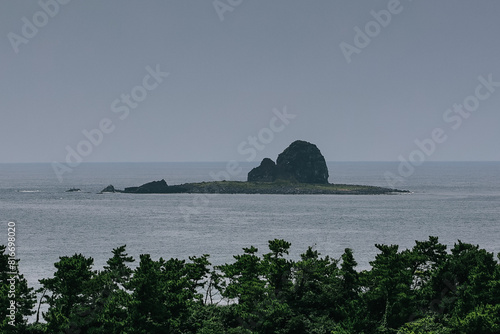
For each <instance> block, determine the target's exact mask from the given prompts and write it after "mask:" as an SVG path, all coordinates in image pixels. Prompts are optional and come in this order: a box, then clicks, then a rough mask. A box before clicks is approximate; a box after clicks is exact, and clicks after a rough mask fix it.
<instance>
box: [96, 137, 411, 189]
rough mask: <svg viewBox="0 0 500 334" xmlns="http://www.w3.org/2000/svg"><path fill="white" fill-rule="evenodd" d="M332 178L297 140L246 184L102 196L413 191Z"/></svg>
mask: <svg viewBox="0 0 500 334" xmlns="http://www.w3.org/2000/svg"><path fill="white" fill-rule="evenodd" d="M328 177H329V175H328V167H327V165H326V161H325V158H324V157H323V155H322V154H321V152H320V150H319V149H318V147H316V145H314V144H311V143H309V142H306V141H302V140H297V141H294V142H293V143H292V144H290V146H288V148H286V149H285V150H284V151H283V152H282V153H281V154H280V155H278V158H277V159H276V163H275V162H274V161H273V160H271V159H269V158H265V159H264V160H262V162H261V163H260V165H259V166H258V167H255V168H254V169H252V170H251V171H250V172H249V173H248V176H247V181H246V182H244V181H212V182H198V183H184V184H180V185H172V186H169V185H168V184H167V182H166V181H165V180H161V181H153V182H149V183H146V184H143V185H141V186H138V187H129V188H125V189H124V190H117V189H115V187H113V186H112V185H109V186H107V187H106V188H104V189H103V190H102V191H101V193H117V192H118V193H128V194H179V193H209V194H215V193H217V194H344V195H349V194H350V195H369V194H370V195H375V194H394V193H408V192H409V191H407V190H398V189H390V188H383V187H375V186H364V185H347V184H332V183H329V182H328Z"/></svg>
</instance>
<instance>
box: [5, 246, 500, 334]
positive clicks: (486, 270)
mask: <svg viewBox="0 0 500 334" xmlns="http://www.w3.org/2000/svg"><path fill="white" fill-rule="evenodd" d="M290 246H291V245H290V243H288V242H286V241H285V240H279V239H275V240H272V241H269V250H268V251H267V252H265V253H264V254H260V253H259V250H258V249H257V248H255V247H253V246H251V247H248V248H243V253H242V254H239V255H236V256H234V261H232V262H231V263H227V264H223V265H219V266H212V265H211V263H210V261H209V256H208V255H202V256H193V257H189V260H180V259H175V258H172V259H169V260H164V259H162V258H160V259H159V260H154V259H152V258H151V257H150V256H149V255H147V254H146V255H141V256H140V259H139V263H138V265H137V266H134V267H135V269H132V267H131V266H132V264H133V263H134V262H135V260H134V259H133V258H132V257H131V256H129V255H128V254H127V253H126V247H125V246H121V247H118V248H115V249H114V250H113V253H112V257H111V258H110V259H109V260H108V261H107V265H106V266H104V268H103V269H102V270H94V268H93V267H92V266H93V259H92V258H88V257H85V256H84V255H82V254H75V255H73V256H63V257H60V258H59V261H58V262H57V263H55V264H54V266H55V269H56V270H55V272H54V275H53V276H52V277H50V278H44V279H41V280H40V283H41V285H42V288H41V289H40V290H39V291H38V292H39V294H41V295H42V296H43V297H42V299H41V303H43V304H45V305H46V306H47V307H48V309H47V311H46V312H43V314H42V315H41V318H43V322H42V321H37V322H35V323H27V317H28V316H30V315H33V314H35V311H36V310H39V306H38V305H37V304H38V303H37V300H36V295H35V293H34V291H33V289H32V288H29V287H28V285H27V283H26V279H25V278H24V277H23V276H22V275H21V276H19V277H17V279H16V281H15V289H14V290H13V291H14V294H15V297H14V299H13V298H12V293H9V291H11V290H12V288H11V286H12V285H11V283H10V282H9V281H8V278H9V274H10V267H9V263H8V259H9V257H8V255H7V254H4V251H5V246H0V254H1V255H0V277H1V278H2V281H1V282H2V283H1V286H0V291H1V293H0V316H1V319H2V322H0V332H1V333H6V334H8V333H31V334H36V333H49V334H59V333H79V334H86V333H89V334H98V333H102V334H118V333H142V334H146V333H147V334H157V333H158V334H159V333H172V334H181V333H183V334H188V333H193V334H194V333H202V334H223V333H227V334H230V333H233V334H235V333H247V334H251V333H253V334H260V333H262V334H264V333H266V334H267V333H277V334H295V333H296V334H308V333H311V334H312V333H325V334H326V333H328V334H332V333H337V334H346V333H365V334H369V333H399V334H415V333H435V334H452V333H465V334H469V333H470V334H473V333H474V334H477V333H480V334H494V333H495V334H498V333H500V264H499V262H498V261H497V260H495V257H494V255H493V254H492V253H489V252H487V251H486V250H484V249H480V248H479V246H475V245H471V244H467V243H463V242H461V241H458V243H456V244H455V245H454V247H453V248H452V249H451V252H447V250H446V246H445V245H443V244H441V243H439V241H438V238H437V237H429V240H426V241H416V243H415V245H414V247H413V248H411V249H406V250H399V247H398V246H397V245H380V244H377V245H375V246H376V248H377V249H378V254H377V255H376V256H375V259H374V260H373V261H372V262H370V264H371V269H370V270H363V271H357V270H356V266H357V263H356V261H355V258H354V254H353V251H352V250H351V249H349V248H347V249H345V251H344V253H343V254H342V255H341V256H340V257H339V258H332V257H330V256H322V255H321V254H319V253H318V252H317V251H315V250H314V249H313V248H311V247H309V248H308V249H307V250H306V251H305V252H304V253H303V254H302V255H301V256H300V259H298V260H292V259H290V257H289V255H288V253H289V249H290ZM497 257H498V259H500V254H499V255H497ZM12 300H13V301H14V305H15V308H16V313H15V315H14V317H13V319H14V320H10V318H9V310H8V308H9V305H11V302H12ZM38 318H39V315H37V319H38ZM9 322H11V323H10V324H9ZM11 324H14V326H12V325H11Z"/></svg>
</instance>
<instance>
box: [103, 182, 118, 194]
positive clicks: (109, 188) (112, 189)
mask: <svg viewBox="0 0 500 334" xmlns="http://www.w3.org/2000/svg"><path fill="white" fill-rule="evenodd" d="M115 192H116V190H115V187H113V185H111V184H110V185H109V186H107V187H106V188H104V189H103V190H101V194H102V193H115Z"/></svg>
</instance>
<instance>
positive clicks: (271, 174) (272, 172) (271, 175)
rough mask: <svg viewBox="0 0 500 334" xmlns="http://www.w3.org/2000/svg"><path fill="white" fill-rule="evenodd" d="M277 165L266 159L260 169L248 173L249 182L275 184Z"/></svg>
mask: <svg viewBox="0 0 500 334" xmlns="http://www.w3.org/2000/svg"><path fill="white" fill-rule="evenodd" d="M276 172H277V169H276V164H275V163H274V161H272V160H271V159H269V158H265V159H264V160H262V162H261V163H260V166H259V167H256V168H254V169H252V170H251V171H250V172H249V173H248V181H258V182H273V181H275V180H276Z"/></svg>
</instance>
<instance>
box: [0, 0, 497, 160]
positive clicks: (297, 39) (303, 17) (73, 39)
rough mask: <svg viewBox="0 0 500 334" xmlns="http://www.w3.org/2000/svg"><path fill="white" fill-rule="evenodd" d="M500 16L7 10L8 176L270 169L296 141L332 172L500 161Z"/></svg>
mask: <svg viewBox="0 0 500 334" xmlns="http://www.w3.org/2000/svg"><path fill="white" fill-rule="evenodd" d="M66 2H68V3H66ZM44 8H45V9H44ZM372 11H374V12H372ZM388 14H389V15H390V17H389V15H388ZM499 14H500V2H499V1H493V0H490V1H486V0H483V1H469V0H460V1H457V0H453V1H452V0H448V1H435V0H427V1H416V0H415V1H410V0H401V1H400V2H399V1H397V0H390V1H388V0H377V1H374V0H369V1H368V0H367V1H340V0H339V1H333V0H316V1H306V0H302V1H298V0H273V1H269V0H219V1H216V2H213V1H212V0H206V1H194V0H156V1H154V0H151V1H129V0H107V1H94V0H85V1H83V0H72V1H68V0H64V1H63V0H59V2H56V0H41V1H40V2H38V1H2V2H0V32H1V41H0V59H1V62H0V98H1V105H0V108H1V121H0V142H1V145H0V162H52V161H61V162H64V161H65V159H66V158H67V155H68V152H70V151H72V150H74V151H73V153H72V154H80V155H81V157H80V158H81V159H82V161H85V162H94V161H228V160H238V161H245V160H255V161H260V160H261V159H262V158H264V157H271V158H272V159H275V158H276V156H277V154H278V153H280V152H281V151H283V149H284V148H286V147H287V146H288V145H289V144H290V143H291V142H292V141H293V140H295V139H303V140H307V141H310V142H313V143H315V144H316V145H317V146H318V147H319V148H320V149H321V151H322V153H323V154H324V156H325V158H326V160H328V161H365V160H366V161H377V160H383V161H397V160H398V157H399V156H403V157H405V158H407V159H408V158H409V157H410V155H411V153H412V152H413V151H415V150H421V151H427V152H426V153H425V154H426V156H425V158H426V160H436V161H439V160H459V161H461V160H496V161H498V160H500V150H499V149H498V147H499V144H500V131H499V125H500V43H499V42H498V41H499V38H500V20H499V19H498V17H499ZM155 72H156V74H155ZM166 72H168V73H169V74H168V75H167V74H166ZM151 73H153V74H154V75H152V74H151ZM479 77H482V79H479ZM454 105H455V107H454ZM460 105H463V107H460ZM450 108H451V109H450ZM454 108H455V109H454ZM448 109H450V110H448ZM468 110H471V111H468ZM284 113H287V114H288V116H286V115H285V116H283V115H284ZM277 114H279V115H280V117H278V116H276V115H277ZM294 116H295V117H294ZM99 128H101V129H99ZM93 129H99V130H95V131H92V130H93ZM434 129H441V130H434ZM84 130H87V131H88V132H87V136H90V137H91V139H92V140H89V139H87V138H86V136H85V135H84V133H83V131H84ZM433 132H434V138H433ZM101 133H102V136H101ZM249 136H251V137H253V139H249ZM432 138H433V139H432ZM415 140H420V141H421V142H423V143H424V144H425V145H426V146H422V147H423V148H419V147H418V146H417V144H416V143H415ZM431 140H432V143H431V142H430V141H431ZM92 141H93V143H92ZM78 150H79V151H78ZM78 152H80V153H78ZM253 152H257V155H256V156H254V154H253ZM72 159H76V158H75V157H74V156H73V158H72Z"/></svg>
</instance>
